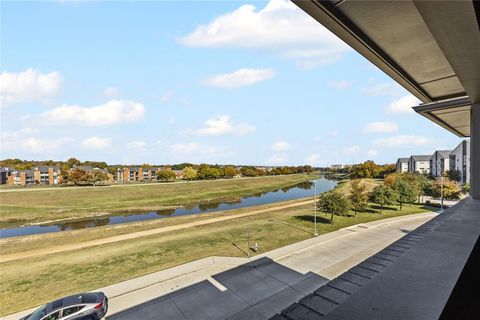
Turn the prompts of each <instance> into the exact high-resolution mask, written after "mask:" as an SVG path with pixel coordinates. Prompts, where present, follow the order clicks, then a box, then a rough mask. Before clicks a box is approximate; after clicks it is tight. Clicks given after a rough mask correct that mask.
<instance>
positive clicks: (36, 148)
mask: <svg viewBox="0 0 480 320" xmlns="http://www.w3.org/2000/svg"><path fill="white" fill-rule="evenodd" d="M71 142H73V139H72V138H59V139H40V138H34V137H31V138H27V139H23V140H21V141H20V142H19V146H20V148H21V149H24V150H27V151H30V152H32V153H38V154H46V152H52V151H57V150H60V149H62V148H63V146H65V145H66V144H69V143H71Z"/></svg>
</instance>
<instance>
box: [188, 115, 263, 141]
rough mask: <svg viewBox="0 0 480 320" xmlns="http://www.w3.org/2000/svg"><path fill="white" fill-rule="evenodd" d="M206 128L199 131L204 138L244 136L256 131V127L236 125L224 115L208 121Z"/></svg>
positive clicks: (242, 124) (243, 124) (244, 124)
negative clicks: (230, 135)
mask: <svg viewBox="0 0 480 320" xmlns="http://www.w3.org/2000/svg"><path fill="white" fill-rule="evenodd" d="M205 124H206V125H207V126H206V127H205V128H202V129H199V130H197V133H198V134H199V135H202V136H223V135H228V134H233V135H238V136H243V135H246V134H249V133H252V132H254V131H255V127H254V126H252V125H249V124H246V123H238V124H236V123H234V122H233V121H232V120H231V119H230V116H228V115H222V116H218V117H213V118H211V119H208V120H207V121H206V122H205Z"/></svg>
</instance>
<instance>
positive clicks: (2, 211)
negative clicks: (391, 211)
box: [0, 174, 317, 227]
mask: <svg viewBox="0 0 480 320" xmlns="http://www.w3.org/2000/svg"><path fill="white" fill-rule="evenodd" d="M316 177H317V176H313V175H303V174H296V175H284V176H268V177H256V178H240V179H230V180H210V181H192V182H184V183H165V184H162V183H154V184H141V185H139V184H136V185H123V186H111V187H75V188H74V187H72V188H52V189H47V188H44V189H38V190H37V191H36V192H25V191H24V190H18V191H9V192H2V193H0V227H15V226H20V225H25V224H38V223H47V222H53V221H61V220H72V219H82V218H89V217H108V216H112V215H115V214H118V213H120V212H122V213H127V212H132V213H134V212H146V211H157V210H162V209H168V208H176V207H179V206H188V205H193V204H198V203H205V202H210V201H222V200H231V199H235V198H238V197H242V196H248V195H254V194H257V193H261V192H267V191H271V190H275V189H279V188H284V187H288V186H292V185H295V184H298V183H301V182H303V181H306V180H310V179H314V178H316Z"/></svg>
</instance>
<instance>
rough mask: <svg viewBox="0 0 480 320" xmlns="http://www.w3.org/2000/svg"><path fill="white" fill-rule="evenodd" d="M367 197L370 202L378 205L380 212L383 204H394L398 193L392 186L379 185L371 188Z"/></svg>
mask: <svg viewBox="0 0 480 320" xmlns="http://www.w3.org/2000/svg"><path fill="white" fill-rule="evenodd" d="M369 198H370V201H371V202H373V203H376V204H378V205H379V206H380V213H382V210H383V207H384V206H387V205H392V204H395V202H396V201H397V198H398V195H397V193H396V191H395V190H394V189H393V188H392V187H390V186H387V185H380V186H376V187H375V188H373V190H372V192H370V194H369Z"/></svg>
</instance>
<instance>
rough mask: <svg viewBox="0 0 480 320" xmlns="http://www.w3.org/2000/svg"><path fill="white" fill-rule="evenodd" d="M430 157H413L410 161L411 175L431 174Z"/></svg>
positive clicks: (409, 170)
mask: <svg viewBox="0 0 480 320" xmlns="http://www.w3.org/2000/svg"><path fill="white" fill-rule="evenodd" d="M430 157H431V156H430V155H413V156H411V157H410V159H409V160H408V172H409V173H421V174H429V173H430Z"/></svg>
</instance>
